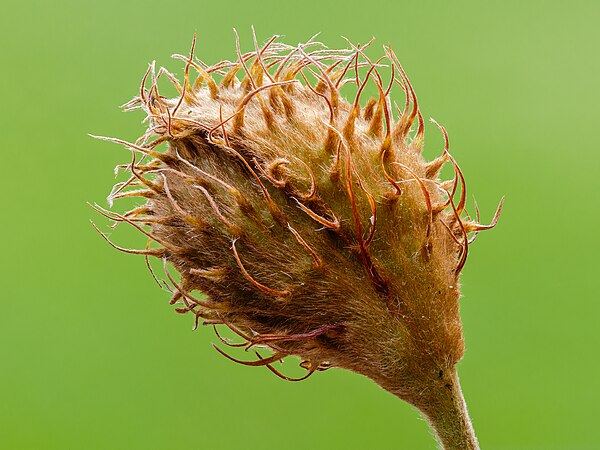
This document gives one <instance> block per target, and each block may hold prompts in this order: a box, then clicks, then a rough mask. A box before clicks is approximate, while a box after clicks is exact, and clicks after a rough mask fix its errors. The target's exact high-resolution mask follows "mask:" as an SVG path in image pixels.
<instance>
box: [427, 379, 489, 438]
mask: <svg viewBox="0 0 600 450" xmlns="http://www.w3.org/2000/svg"><path fill="white" fill-rule="evenodd" d="M419 409H420V410H421V412H422V413H423V415H424V416H425V417H426V418H427V421H428V422H429V424H430V426H431V428H432V430H433V431H434V433H435V435H436V437H437V439H438V441H439V442H440V444H441V448H442V449H443V450H479V444H478V443H477V438H476V437H475V431H474V430H473V425H472V424H471V419H470V418H469V413H468V412H467V405H466V403H465V399H464V397H463V394H462V391H461V389H460V383H459V381H458V375H457V373H456V371H454V373H453V374H450V376H449V377H448V378H447V379H446V380H445V382H444V384H442V385H441V388H440V389H437V392H436V393H435V394H434V396H433V398H432V400H431V401H430V402H428V404H427V405H426V406H425V407H420V408H419Z"/></svg>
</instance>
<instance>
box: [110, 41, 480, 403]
mask: <svg viewBox="0 0 600 450" xmlns="http://www.w3.org/2000/svg"><path fill="white" fill-rule="evenodd" d="M364 49H365V47H363V48H360V47H359V46H358V47H352V48H350V49H349V50H339V51H337V50H328V49H325V48H323V47H321V46H319V45H318V44H317V43H314V42H308V43H307V44H303V45H299V46H298V47H290V46H287V45H284V44H280V43H277V42H275V40H274V39H272V40H270V41H269V42H267V44H265V45H264V46H263V47H262V48H258V47H257V48H256V51H255V52H250V53H247V54H241V53H240V52H239V47H238V59H237V61H234V62H228V61H223V62H220V63H218V64H216V65H213V66H210V67H209V66H206V65H204V64H203V63H201V62H199V61H198V60H196V59H194V57H193V49H192V54H191V55H190V57H184V56H181V55H176V57H178V58H180V59H183V60H184V61H185V62H186V66H185V76H184V80H183V82H182V83H180V82H179V81H177V80H176V79H175V78H174V77H173V76H172V75H171V74H169V73H168V72H167V71H166V70H164V69H162V68H161V70H160V71H159V72H158V75H156V74H155V70H154V65H152V66H151V67H150V69H149V71H148V72H147V73H146V76H145V77H144V82H143V84H142V88H141V92H140V95H139V96H138V97H136V98H135V99H134V100H132V101H131V102H130V103H128V104H127V105H126V109H143V110H144V111H145V112H146V113H147V115H148V118H149V123H150V126H149V128H148V131H147V133H146V134H145V135H144V136H142V138H140V140H138V142H136V143H135V144H132V143H125V142H122V141H119V140H115V141H116V142H121V143H124V144H125V145H127V147H128V148H130V149H131V150H132V155H133V160H132V162H131V164H129V165H128V166H127V168H128V170H129V171H130V172H131V178H130V179H129V180H128V181H127V182H125V183H119V184H118V185H117V186H116V187H115V189H114V190H113V193H112V194H111V199H114V198H120V197H130V196H140V197H142V198H144V199H146V202H145V204H144V205H143V206H140V207H138V208H136V209H134V210H132V211H129V212H128V213H125V214H124V215H120V214H117V213H113V212H109V211H106V210H104V213H105V214H106V215H108V216H109V217H111V218H112V219H114V220H116V221H118V222H128V223H130V224H132V225H134V226H135V227H137V228H138V229H140V230H141V231H142V232H144V233H145V234H147V235H148V236H149V237H150V239H151V240H154V241H156V242H157V243H158V244H160V246H159V247H148V248H147V249H146V250H140V251H137V253H142V254H148V255H150V256H157V257H159V258H162V259H163V260H164V261H165V268H166V262H169V263H171V264H172V266H173V267H174V268H175V269H176V270H177V271H178V272H179V274H180V280H179V281H175V279H173V277H172V276H171V275H170V274H169V273H168V272H167V275H168V276H169V279H170V280H171V282H172V284H173V286H174V291H175V292H176V293H175V295H174V297H173V300H172V303H177V304H178V305H179V308H178V311H180V312H191V313H193V314H195V316H196V320H204V321H205V322H206V323H209V324H221V325H226V326H228V327H230V328H231V329H233V330H235V331H236V332H237V333H238V334H239V335H240V336H242V337H243V338H244V339H246V340H247V341H248V343H249V345H251V346H254V345H255V346H266V347H269V348H270V349H272V350H273V352H274V354H273V356H271V357H262V356H259V359H258V360H257V361H256V362H255V363H253V364H255V365H266V366H267V367H269V368H270V369H272V370H274V368H273V366H272V365H271V363H272V362H274V361H277V360H279V359H281V358H283V357H284V356H286V355H297V356H299V357H300V358H301V359H302V361H303V363H302V366H303V367H304V368H306V370H307V371H308V373H309V374H310V373H312V372H314V371H315V370H323V369H325V368H328V367H331V366H335V367H341V368H345V369H349V370H352V371H355V372H358V373H360V374H363V375H365V376H367V377H370V378H371V379H373V380H374V381H375V382H377V383H378V384H379V385H381V386H382V387H384V388H385V389H387V390H389V391H391V392H393V393H394V394H396V395H398V396H399V397H401V398H403V399H405V400H406V401H408V402H410V403H412V404H414V405H416V406H417V407H419V408H421V409H424V408H427V407H430V406H431V404H432V400H431V398H430V394H429V392H432V391H433V390H435V389H434V387H435V386H440V385H443V384H446V385H448V383H450V384H451V381H452V377H453V375H452V374H453V373H454V371H453V368H454V365H455V364H456V363H457V361H458V360H459V359H460V358H461V357H462V355H463V337H462V329H461V321H460V318H459V286H458V275H459V272H460V270H461V268H462V266H463V265H464V261H465V258H466V254H467V248H468V233H470V232H474V231H478V230H479V229H483V228H486V227H484V226H480V225H478V224H476V223H474V222H472V221H470V220H467V219H464V218H462V217H461V216H462V215H463V211H464V206H465V202H464V198H465V186H464V179H462V174H461V173H460V169H458V166H457V165H456V163H455V161H454V159H453V158H452V157H451V156H450V154H449V153H448V141H447V135H446V132H445V130H444V129H443V128H442V127H440V129H441V131H442V133H443V135H444V137H445V142H446V146H445V148H444V149H443V151H442V152H441V156H440V157H438V158H436V159H435V160H433V161H430V162H428V161H425V160H424V159H423V157H422V155H421V150H422V145H423V128H424V127H423V120H422V116H421V113H420V112H419V108H418V105H417V99H416V96H415V94H414V91H413V88H412V86H411V84H410V82H409V81H408V78H407V77H406V75H405V73H404V70H403V69H402V67H401V66H400V65H399V63H398V61H397V59H396V57H395V56H394V54H393V53H392V52H391V50H390V49H389V48H386V49H385V51H386V60H387V65H386V66H385V67H386V69H385V73H382V74H380V72H383V71H382V67H384V66H383V64H382V63H381V60H380V61H378V62H377V63H374V62H371V60H370V59H369V58H368V57H367V56H366V55H365V53H364ZM388 70H389V71H391V76H390V75H389V74H388V73H389V72H388ZM192 71H195V73H197V76H196V78H195V80H192V77H191V76H190V72H192ZM161 75H163V76H168V77H169V79H170V80H171V81H172V82H173V83H174V85H175V87H176V88H177V90H178V91H179V96H177V97H176V98H173V99H167V98H165V97H163V96H161V95H160V94H159V90H158V85H157V82H158V78H160V76H161ZM240 78H241V81H240ZM309 78H310V79H312V80H316V81H313V82H310V81H309ZM384 79H387V80H388V81H386V82H384ZM368 82H370V83H373V84H374V86H375V87H376V88H377V91H378V92H379V97H376V98H372V99H369V100H368V101H367V102H364V103H363V104H364V105H365V106H362V105H361V101H360V94H361V93H362V90H363V88H364V86H365V85H366V83H368ZM148 83H150V84H151V86H150V88H148V87H147V85H148ZM351 84H355V86H354V88H355V89H354V90H355V92H356V97H355V99H353V100H351V101H349V100H347V99H345V98H344V97H343V96H342V94H341V89H342V87H343V86H345V85H351ZM393 85H396V86H399V87H400V88H401V89H402V91H403V92H404V94H405V99H406V101H405V105H404V109H403V110H401V109H399V108H398V112H397V113H396V112H394V111H393V110H392V106H391V105H392V102H391V100H390V95H391V88H392V86H393ZM413 125H414V126H415V127H416V131H412V127H413ZM151 138H152V139H151ZM164 142H166V143H167V145H166V150H160V148H161V147H159V144H161V143H164ZM137 155H141V156H142V157H141V158H138V157H137ZM446 162H450V163H452V164H453V166H454V169H455V173H456V176H455V178H454V180H450V181H449V182H441V181H440V180H439V179H438V174H439V171H440V169H441V167H442V166H443V165H444V164H445V163H446ZM459 181H462V185H461V184H460V183H459ZM136 186H137V187H136ZM459 191H460V192H461V196H460V200H459V201H458V202H457V203H455V200H454V198H453V196H454V194H455V193H458V192H459ZM126 251H130V250H126ZM193 291H200V292H202V293H204V294H205V295H206V298H205V299H203V300H199V299H198V298H197V296H194V295H193V294H192V292H193ZM446 374H447V375H446Z"/></svg>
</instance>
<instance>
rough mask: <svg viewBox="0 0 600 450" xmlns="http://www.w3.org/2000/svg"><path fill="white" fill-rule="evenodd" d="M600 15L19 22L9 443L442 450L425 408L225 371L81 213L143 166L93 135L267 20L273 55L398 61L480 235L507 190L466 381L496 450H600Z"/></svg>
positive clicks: (584, 9)
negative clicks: (333, 51)
mask: <svg viewBox="0 0 600 450" xmlns="http://www.w3.org/2000/svg"><path fill="white" fill-rule="evenodd" d="M599 15H600V7H599V6H598V2H593V1H589V2H577V1H575V2H550V1H548V2H542V1H523V0H521V1H502V2H464V1H453V2H427V1H422V2H415V1H412V2H382V1H375V0H372V1H368V2H357V1H346V2H343V3H342V2H339V3H337V2H331V1H325V0H321V1H313V0H305V1H299V2H293V3H285V2H282V1H271V0H269V1H265V0H263V1H262V2H260V3H257V2H250V1H248V2H238V3H234V2H226V1H220V2H210V3H208V2H203V1H188V0H183V1H178V2H168V1H164V0H163V1H154V0H152V1H146V2H141V1H133V2H130V1H123V0H122V1H113V0H104V1H100V2H81V1H56V2H45V1H37V2H32V1H20V2H11V3H10V4H7V5H5V6H4V7H3V9H2V16H1V18H0V37H1V47H0V48H1V55H2V65H1V70H0V86H1V87H2V93H1V96H0V104H1V105H2V108H1V109H0V116H1V120H0V124H1V125H0V127H1V130H2V147H3V149H2V176H1V177H0V183H1V189H2V190H1V192H2V201H1V204H0V205H1V206H0V208H1V209H0V219H1V221H0V227H1V234H0V238H1V239H2V258H1V260H0V265H1V267H0V269H1V270H0V276H1V279H2V288H1V289H2V290H1V292H2V293H1V294H0V296H1V310H0V447H2V448H6V449H21V448H22V449H29V448H41V449H42V448H43V449H46V448H48V449H71V448H73V449H96V448H98V449H108V448H111V449H112V448H114V449H120V448H123V449H125V448H127V449H133V448H143V449H179V448H207V449H267V448H269V449H309V448H310V449H325V448H327V449H398V448H403V449H434V448H435V443H434V441H433V439H432V437H431V436H430V433H429V431H428V429H427V426H426V424H425V422H424V421H423V420H422V419H420V418H419V417H418V414H417V413H416V411H415V410H413V409H412V408H411V407H410V406H408V405H406V404H404V403H402V402H400V401H398V400H397V399H395V398H393V397H392V396H391V395H389V394H387V393H386V392H384V391H382V390H381V389H379V388H378V387H377V386H375V385H374V384H373V383H371V382H370V381H369V380H367V379H365V378H362V377H360V376H358V375H355V374H352V373H349V372H344V371H340V370H332V371H329V372H325V373H322V374H318V375H317V376H315V377H313V378H311V379H310V380H308V381H306V382H303V383H286V382H284V381H282V380H279V379H277V378H275V377H274V376H273V375H272V374H271V373H269V372H268V371H267V370H263V369H253V368H248V367H242V366H238V365H236V364H233V363H231V362H230V361H227V360H225V359H224V358H223V357H221V356H220V355H218V354H217V353H216V352H215V351H214V350H213V349H212V348H211V346H210V344H209V342H211V341H212V342H214V341H215V337H214V336H213V335H212V332H211V330H209V329H206V328H203V329H201V330H199V331H197V332H191V331H190V330H191V326H192V323H191V317H189V316H179V315H177V314H175V313H174V312H173V309H172V307H170V306H168V305H167V300H168V294H167V293H166V292H164V291H161V290H159V289H158V287H157V286H156V285H155V284H154V283H153V281H152V279H151V277H150V275H149V274H148V273H147V270H146V268H145V264H144V261H143V258H139V257H135V256H130V255H123V254H120V253H118V252H116V251H114V250H113V249H111V248H110V247H109V246H108V245H106V243H105V242H104V241H103V240H102V239H101V238H100V237H99V236H98V235H97V233H95V232H94V231H93V229H92V228H91V226H90V224H89V220H88V219H89V218H92V217H94V218H95V219H97V215H95V214H94V213H93V211H91V210H90V209H89V208H88V207H87V206H86V204H85V202H86V201H98V202H99V203H100V204H102V205H105V206H106V203H105V201H104V199H105V198H106V195H107V194H108V192H109V190H110V187H111V186H112V184H113V182H114V179H113V173H112V169H113V167H114V166H115V165H116V164H118V163H122V162H126V161H128V160H129V153H128V152H127V151H125V150H123V149H122V148H120V147H119V146H116V145H112V144H108V143H106V142H100V141H94V140H92V139H91V138H89V137H88V136H87V133H95V134H104V135H110V136H117V137H121V138H124V139H135V138H136V137H137V136H138V135H140V134H141V133H142V131H143V125H142V124H141V123H140V122H141V120H142V114H141V113H139V112H136V113H128V114H123V113H122V112H121V111H120V110H119V109H118V105H120V104H122V103H124V102H125V101H127V100H129V99H130V98H131V97H132V96H134V95H135V94H136V91H137V89H138V85H139V81H140V78H141V76H142V75H143V73H144V71H145V69H146V67H147V64H148V63H149V62H151V61H152V60H153V59H156V60H157V62H158V64H159V65H165V66H166V67H168V68H170V69H171V70H172V71H174V72H175V73H176V74H178V75H181V73H182V64H181V63H180V62H179V61H174V60H171V59H170V55H171V53H175V52H181V53H186V52H187V51H189V45H190V42H191V38H192V34H193V33H194V32H197V33H198V46H197V52H196V53H197V55H198V56H199V57H201V58H202V59H204V60H205V61H207V62H211V63H212V62H216V61H218V60H220V59H222V58H227V59H232V58H235V53H234V52H235V47H234V40H233V33H232V27H234V26H235V27H237V29H238V30H239V32H240V35H241V38H242V46H243V49H245V50H249V49H251V47H252V43H251V42H252V41H251V32H250V26H251V25H254V26H255V27H256V30H257V34H258V37H259V40H260V41H264V40H266V39H267V38H269V37H270V36H271V35H272V34H275V33H277V34H284V35H286V38H285V39H284V40H285V41H286V42H288V43H291V44H294V45H295V44H296V43H298V42H300V41H304V40H306V39H308V38H309V37H310V36H312V35H313V34H314V33H315V32H319V31H321V32H322V35H321V40H323V41H324V42H326V43H328V44H329V45H330V46H339V45H345V44H344V41H343V40H342V39H341V37H340V36H346V37H348V38H350V39H351V40H353V41H354V42H366V41H367V40H368V39H370V38H371V37H372V36H375V37H376V38H377V41H376V43H375V45H374V46H373V47H372V51H371V54H372V55H377V56H379V55H380V54H381V45H382V44H384V43H387V42H390V43H391V44H392V46H393V47H394V49H395V51H396V52H397V54H398V55H399V58H400V60H401V61H402V62H403V64H404V66H405V68H406V69H407V71H408V73H409V76H410V77H411V80H412V82H413V84H414V86H415V88H416V91H417V94H418V95H419V100H420V104H421V106H422V110H423V113H424V115H425V117H427V118H428V117H430V116H431V117H434V118H436V119H437V120H438V121H440V122H441V123H443V124H444V125H445V126H446V127H447V129H448V130H449V133H450V138H451V145H452V149H453V153H454V156H455V157H456V158H457V159H458V161H459V163H460V164H461V166H462V168H463V170H464V172H465V174H466V177H467V181H468V185H469V190H470V192H471V193H475V194H476V195H477V200H478V202H479V204H480V205H481V206H482V212H483V217H484V220H488V219H489V218H490V217H491V215H492V214H493V211H494V209H495V206H496V204H497V202H498V200H499V198H500V197H501V196H502V195H506V204H505V210H504V213H503V215H502V217H501V220H500V223H499V225H498V227H497V228H496V229H495V230H494V231H491V232H487V233H482V235H481V236H480V237H479V239H478V241H477V243H476V244H475V245H474V246H473V248H472V253H471V255H470V259H469V261H468V263H467V266H466V270H465V272H464V276H463V278H462V283H463V293H464V297H463V299H462V300H461V302H462V317H463V321H464V327H465V334H466V343H467V352H466V356H465V358H464V360H463V361H462V362H461V363H460V365H459V371H460V375H461V381H462V384H463V388H464V391H465V396H466V398H467V401H468V403H469V406H470V411H471V415H472V418H473V421H474V425H475V428H476V431H477V434H478V437H479V439H480V442H481V445H482V448H484V449H592V448H598V445H599V444H598V442H599V441H600V432H599V427H598V425H597V422H598V402H599V400H600V399H599V387H598V379H599V377H600V375H599V373H600V359H599V358H598V356H599V352H598V344H599V343H600V326H599V319H598V318H599V314H600V302H599V301H598V295H597V293H596V290H597V289H595V283H597V280H598V272H599V264H598V256H597V254H598V250H600V248H599V247H600V246H599V240H598V231H599V226H598V220H599V219H600V215H599V212H598V210H599V206H600V205H599V201H598V188H599V184H598V179H599V177H598V175H599V172H600V170H599V169H600V158H599V155H598V150H599V149H598V141H599V138H598V123H599V118H600V117H599V114H598V108H599V104H600V103H599V100H600V96H599V89H598V81H599V80H598V73H599V69H600V64H599V58H598V43H599V42H600V31H599V30H600V28H599V27H598V17H599ZM426 132H427V133H428V134H427V137H426V149H427V150H426V152H427V155H429V156H431V155H434V154H437V153H439V151H440V149H441V144H442V141H441V137H440V136H439V133H438V132H437V131H436V130H435V128H434V127H433V126H432V125H428V127H427V129H426ZM99 222H100V223H101V224H102V225H103V226H105V225H106V222H103V221H99ZM136 238H137V237H136V236H135V235H134V234H133V233H129V232H125V231H123V232H121V234H115V240H117V241H118V242H119V243H122V244H125V245H127V244H131V246H133V245H135V244H136V243H138V242H139V241H138V240H136ZM593 284H594V286H593Z"/></svg>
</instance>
